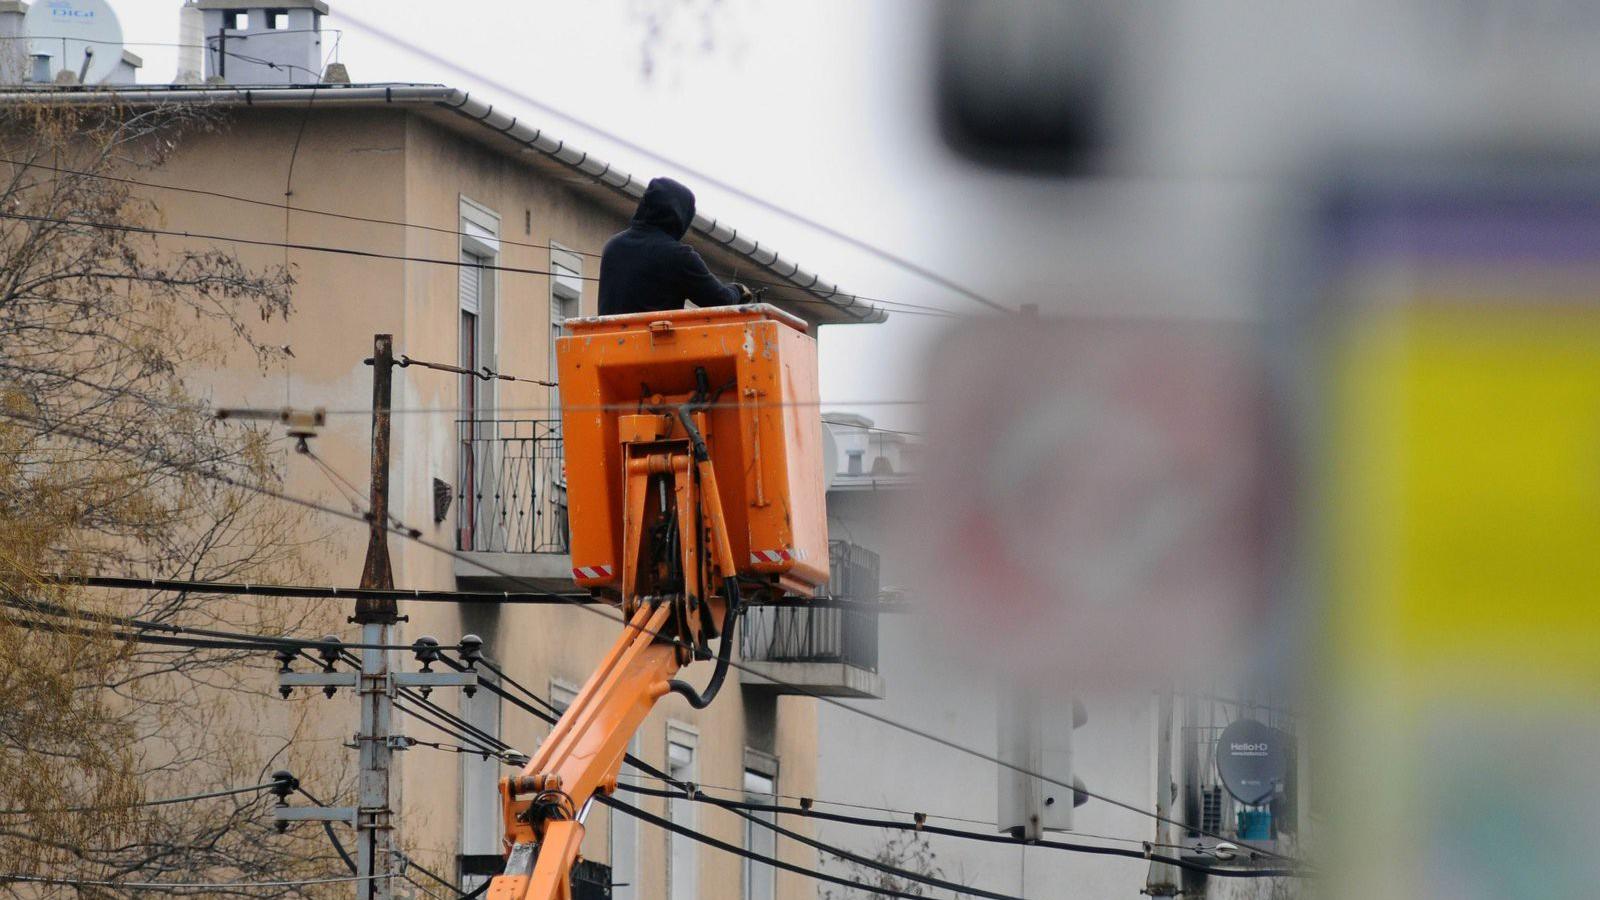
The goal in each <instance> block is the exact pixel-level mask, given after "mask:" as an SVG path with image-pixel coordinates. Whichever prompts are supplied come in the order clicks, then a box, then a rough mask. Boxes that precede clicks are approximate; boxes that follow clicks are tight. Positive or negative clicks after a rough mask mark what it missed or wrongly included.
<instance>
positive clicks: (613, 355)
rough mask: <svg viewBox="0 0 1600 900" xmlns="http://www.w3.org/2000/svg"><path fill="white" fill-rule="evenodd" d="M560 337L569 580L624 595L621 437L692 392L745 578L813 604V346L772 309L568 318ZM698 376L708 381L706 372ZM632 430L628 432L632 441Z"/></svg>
mask: <svg viewBox="0 0 1600 900" xmlns="http://www.w3.org/2000/svg"><path fill="white" fill-rule="evenodd" d="M566 329H567V331H568V335H567V336H565V337H562V338H561V339H559V340H558V341H557V342H556V360H557V365H558V368H559V371H560V384H561V426H562V436H563V441H564V452H565V457H566V474H567V503H568V515H569V517H570V522H571V528H572V574H573V579H574V580H575V581H576V582H577V583H578V584H579V585H580V586H582V587H585V588H590V589H600V590H604V589H612V590H616V589H619V588H620V587H621V581H620V579H621V578H622V572H623V565H624V556H623V542H624V537H623V536H624V528H623V520H624V509H623V503H624V471H623V468H624V449H623V444H624V442H625V441H636V440H644V439H647V438H648V437H649V435H640V434H636V433H632V429H634V428H636V426H635V425H634V424H633V423H635V422H636V421H637V420H639V419H640V417H639V416H638V415H636V414H639V413H647V412H655V413H662V415H659V416H654V417H651V418H652V419H654V420H658V421H663V422H668V425H669V427H675V426H671V424H670V423H671V420H670V417H669V416H668V415H666V413H668V412H670V411H673V410H676V409H678V408H680V407H682V406H683V405H684V404H686V403H688V402H690V399H691V398H693V397H697V398H698V400H699V407H698V409H699V412H698V413H697V415H698V416H700V417H701V418H700V419H699V420H700V421H703V422H704V423H705V425H704V429H703V430H704V441H705V444H706V449H707V450H708V451H709V454H710V459H711V463H712V467H713V468H714V470H715V473H716V481H717V484H718V486H719V490H720V493H721V507H722V510H723V516H724V519H725V521H726V527H727V532H728V539H729V542H730V543H731V545H732V551H733V558H734V561H735V565H736V567H737V569H738V574H739V576H740V577H741V578H745V579H752V580H756V581H760V582H764V583H766V584H768V585H770V586H771V589H772V590H773V591H775V592H779V593H786V594H791V595H799V596H812V595H814V594H816V593H817V592H818V591H819V590H821V589H822V588H823V587H825V586H826V585H827V582H828V527H827V510H826V507H825V505H824V487H823V472H822V417H821V414H820V411H819V407H818V394H817V343H816V340H815V339H813V338H812V337H811V336H810V335H809V334H807V333H806V329H805V323H804V322H803V321H801V320H800V319H798V318H796V317H794V316H791V315H789V314H788V313H785V312H783V311H781V310H779V309H776V308H774V307H772V306H767V305H765V304H757V305H747V306H724V307H712V308H708V309H693V310H675V311H672V312H657V313H634V314H629V315H622V316H595V317H588V318H581V319H568V320H567V321H566ZM701 373H703V375H702V374H701ZM625 431H626V432H627V433H625Z"/></svg>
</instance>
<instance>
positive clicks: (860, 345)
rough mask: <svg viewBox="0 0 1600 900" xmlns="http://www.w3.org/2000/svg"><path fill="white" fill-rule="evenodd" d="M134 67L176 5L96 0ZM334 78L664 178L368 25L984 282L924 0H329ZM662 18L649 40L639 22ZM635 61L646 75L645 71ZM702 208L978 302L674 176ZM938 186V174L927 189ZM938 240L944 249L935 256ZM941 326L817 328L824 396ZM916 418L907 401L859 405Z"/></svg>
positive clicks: (907, 297) (897, 386) (872, 389)
mask: <svg viewBox="0 0 1600 900" xmlns="http://www.w3.org/2000/svg"><path fill="white" fill-rule="evenodd" d="M111 2H112V5H113V7H114V8H115V9H116V11H117V14H118V16H119V18H120V19H121V21H122V26H123V32H124V34H125V36H126V38H127V41H128V43H129V45H130V48H131V49H133V50H134V51H135V52H137V53H139V54H140V55H141V56H143V57H144V59H145V67H144V69H143V71H142V73H141V75H140V79H141V80H142V81H145V82H164V81H168V80H170V79H171V78H172V75H173V72H174V71H175V69H176V52H177V51H176V50H175V49H174V48H171V47H159V46H152V45H151V44H152V43H163V42H173V41H176V40H177V30H178V9H179V7H180V5H181V4H180V2H179V0H111ZM330 6H331V9H332V12H331V15H330V16H329V17H328V19H327V20H326V24H327V27H328V29H329V30H330V31H332V30H335V29H337V30H338V33H337V34H332V33H330V34H328V35H327V38H326V40H325V47H327V48H328V49H329V50H330V52H331V50H332V48H333V47H334V44H335V40H337V43H338V57H339V59H340V60H341V61H343V62H344V63H345V65H346V66H348V67H349V70H350V76H351V79H352V80H354V81H357V82H366V81H415V82H442V83H446V84H450V85H452V86H455V87H460V88H463V89H466V90H470V91H474V92H481V93H483V94H484V95H485V96H486V97H487V98H488V99H490V100H491V102H495V103H496V104H497V105H498V104H500V103H502V102H503V103H505V104H506V106H507V108H508V109H510V110H511V111H513V112H514V113H515V114H516V115H518V116H519V117H520V118H522V119H524V120H525V121H530V122H536V123H539V124H540V125H541V127H543V126H544V123H545V122H549V123H550V125H549V127H550V130H551V132H552V133H554V134H557V135H560V136H561V137H562V138H564V139H568V140H570V141H571V142H572V143H573V144H574V145H576V146H579V147H582V148H583V149H585V150H587V151H589V152H592V153H594V154H596V155H598V156H600V157H601V158H603V159H606V160H607V161H608V162H612V163H614V164H616V165H618V166H620V167H622V168H625V169H626V170H627V171H630V172H632V173H633V174H634V175H637V176H639V177H643V178H648V177H650V176H652V175H657V174H673V175H677V174H679V173H678V172H676V171H672V170H671V169H670V167H667V166H664V165H662V164H660V163H658V162H654V161H651V160H647V159H642V158H639V157H638V156H637V155H635V154H632V153H630V152H628V151H627V150H626V149H625V148H621V147H618V146H615V145H613V144H612V143H611V142H609V141H607V140H605V139H604V138H602V137H600V136H599V135H597V134H594V133H593V132H589V131H586V130H585V129H583V128H581V127H578V126H575V125H572V124H570V123H566V122H561V121H559V120H551V118H550V117H549V116H548V115H542V114H540V113H539V112H538V111H536V110H532V109H528V108H527V106H526V104H525V103H519V102H518V101H517V100H515V99H512V98H507V97H503V96H501V95H499V94H498V92H496V91H494V90H492V89H488V88H486V87H485V86H484V85H483V84H481V83H475V82H473V81H472V80H471V79H468V78H465V77H463V76H462V75H461V74H459V73H454V72H449V71H444V70H441V69H440V68H439V67H438V66H437V65H434V64H431V63H429V62H428V61H427V60H425V59H421V58H419V57H418V56H417V55H416V54H414V53H412V52H410V51H408V50H405V49H403V48H398V47H395V46H393V45H391V44H389V43H387V42H385V41H384V40H382V39H380V38H378V37H376V36H374V35H373V34H371V33H370V32H367V31H364V30H362V29H361V28H360V27H358V26H356V25H355V24H353V23H352V22H350V21H348V20H344V19H341V17H340V13H341V12H342V11H344V12H348V13H349V14H350V15H351V16H354V17H357V18H361V19H363V20H368V21H371V22H374V23H381V25H382V27H385V28H387V29H389V30H390V31H392V32H393V33H395V34H397V35H398V36H400V37H403V38H405V39H406V40H409V41H412V42H414V43H417V44H419V45H421V46H424V47H426V48H427V49H428V50H430V51H432V52H433V53H436V54H439V55H440V56H443V57H445V58H447V59H449V60H452V61H456V62H457V63H458V64H460V65H463V66H465V67H467V68H469V69H470V70H473V71H477V72H481V73H482V74H483V76H484V77H486V78H488V79H492V80H495V81H499V82H502V83H505V84H507V85H512V86H515V87H517V88H518V89H519V90H521V91H523V92H526V93H527V94H529V95H531V96H533V97H536V98H537V99H539V100H540V101H543V102H545V103H548V104H550V105H552V106H554V107H557V108H559V109H562V110H565V111H567V112H570V113H572V114H573V115H574V116H576V117H577V118H579V119H582V120H585V121H587V122H590V123H592V124H594V125H596V126H598V127H599V128H601V129H604V130H608V131H612V132H615V133H617V134H620V135H622V136H624V137H626V138H628V139H630V140H633V141H637V142H639V143H641V144H645V145H647V146H650V147H652V148H654V149H656V150H658V151H659V152H660V153H661V154H662V155H664V156H666V157H668V158H670V159H673V160H676V161H681V162H682V163H683V164H685V165H687V166H689V167H692V168H695V169H700V170H703V171H709V172H714V173H716V174H717V175H718V176H720V177H721V178H723V179H724V180H726V181H728V182H731V183H733V184H735V185H739V186H740V187H743V188H745V189H746V190H748V191H750V192H752V193H754V194H757V195H759V196H761V197H763V198H765V199H767V200H770V201H772V202H775V203H778V204H781V205H783V206H785V207H788V208H791V209H793V210H795V211H796V212H799V213H801V214H803V215H805V216H807V217H809V218H812V219H816V220H819V221H821V222H824V223H826V224H828V225H831V226H834V227H837V228H839V229H841V230H843V231H846V232H848V233H850V234H853V235H856V236H859V237H861V238H863V239H866V240H869V241H871V242H873V243H875V244H878V245H880V246H882V247H885V248H887V249H889V250H891V251H893V252H895V253H897V254H900V255H902V256H905V257H908V258H911V259H914V260H917V261H918V262H921V263H923V264H925V265H927V266H929V267H931V268H933V269H935V270H938V271H940V272H942V273H946V274H948V275H950V276H952V277H955V278H957V279H960V280H963V281H966V282H968V283H970V284H972V285H973V286H974V287H977V288H978V289H980V290H984V291H988V290H991V289H993V288H996V287H997V285H996V284H995V283H994V280H993V279H992V278H989V277H986V270H988V269H990V268H991V265H988V264H985V263H984V261H983V259H982V258H981V254H973V253H964V252H962V251H961V249H960V248H961V247H962V246H963V245H964V244H965V243H966V242H965V241H964V240H963V239H962V238H961V237H960V236H959V235H957V234H952V232H959V231H961V230H962V229H960V227H959V226H958V221H959V219H958V215H959V207H960V206H961V205H962V203H963V201H962V200H961V199H960V198H961V197H962V196H963V195H964V194H965V195H966V196H967V201H966V202H967V203H968V204H970V198H971V196H972V195H974V194H975V193H981V192H982V191H983V190H985V185H984V181H985V179H984V178H983V177H982V176H980V175H977V174H975V173H971V172H968V171H965V167H964V166H962V165H961V164H960V163H958V162H957V161H955V160H953V159H951V158H950V157H949V156H948V154H946V153H945V151H944V150H943V148H942V146H941V145H940V144H939V143H938V141H937V140H936V139H935V138H934V137H933V134H932V131H931V125H930V120H929V117H928V115H927V112H926V110H927V102H928V92H927V88H926V85H927V82H928V75H927V67H926V62H925V58H924V57H925V49H924V42H925V38H924V31H923V28H924V24H923V23H924V21H925V16H926V10H927V7H928V5H927V4H925V3H922V2H915V0H914V2H901V3H887V2H885V3H871V4H862V3H856V2H851V0H826V2H815V3H784V2H776V0H748V2H727V0H724V2H707V0H633V2H606V3H571V2H522V0H515V2H514V0H481V2H443V0H438V2H432V3H426V2H416V0H331V2H330ZM652 20H654V21H655V22H657V23H658V27H659V31H658V32H657V34H656V36H655V37H654V38H653V39H651V38H649V37H648V35H649V33H650V30H651V22H652ZM647 67H648V69H649V71H648V72H647V71H646V69H647ZM685 180H686V181H688V182H689V183H690V185H691V186H692V187H694V188H695V189H696V191H697V193H698V194H699V197H700V208H701V209H702V210H703V211H705V212H706V213H708V214H710V215H712V216H715V217H717V218H723V219H726V220H728V221H731V222H733V223H734V224H735V225H736V227H738V228H739V229H740V230H741V231H742V232H747V233H748V234H750V235H753V236H754V237H756V238H758V239H760V240H761V241H762V243H764V244H771V245H773V246H775V247H777V248H779V250H780V252H782V253H783V254H784V255H785V256H787V257H789V258H791V259H794V260H797V261H799V262H800V263H801V264H802V265H805V266H806V267H808V268H810V269H812V270H813V271H816V272H819V273H820V274H822V275H823V276H824V277H826V278H829V279H832V280H834V281H836V282H838V283H839V284H840V286H841V287H842V288H843V289H845V290H847V291H850V292H854V293H859V294H864V295H867V296H873V297H884V298H889V299H894V300H900V301H905V302H911V303H917V304H926V305H931V306H938V307H944V308H948V309H951V310H955V311H959V312H963V313H969V312H980V311H981V310H980V309H979V308H978V307H976V306H975V305H974V304H972V302H971V301H969V300H966V299H963V298H961V297H959V296H956V295H953V294H950V293H949V292H948V291H945V290H943V289H941V288H939V287H937V286H935V285H931V284H928V283H927V282H925V281H923V280H921V279H920V278H918V277H917V276H915V275H913V274H910V273H907V272H904V271H902V270H900V269H897V268H896V267H894V266H893V265H890V264H888V263H885V262H882V261H880V260H878V259H875V258H873V257H872V256H870V255H869V254H866V253H864V252H862V251H859V250H856V249H854V248H851V247H849V246H847V245H843V244H841V243H839V242H838V241H836V240H833V239H831V238H829V237H827V236H825V235H821V234H818V233H817V232H815V231H813V230H811V229H809V228H806V227H805V226H803V225H800V224H797V223H794V222H792V221H789V220H786V219H784V218H783V217H780V216H777V215H773V214H771V213H769V212H766V211H764V210H761V209H759V208H756V207H753V206H752V205H751V204H749V203H747V202H745V201H741V200H740V199H738V198H736V197H731V196H725V195H723V194H721V193H720V192H719V191H717V190H716V189H715V188H713V187H710V186H705V185H698V184H695V183H694V179H693V178H685ZM935 185H938V186H939V187H937V188H936V187H935ZM952 247H954V248H955V249H954V250H952ZM948 324H949V320H945V319H934V318H929V317H925V316H909V315H900V316H891V319H890V321H889V323H887V324H885V325H880V326H840V327H829V328H825V329H823V332H822V335H823V336H822V354H823V357H822V386H823V395H824V398H825V399H827V400H828V401H853V400H856V401H871V400H886V399H900V398H905V397H911V396H914V395H915V384H916V383H917V382H918V381H919V380H920V378H919V373H920V369H921V363H920V358H919V355H918V353H917V350H918V348H920V347H922V346H925V344H926V343H927V341H928V340H929V339H930V338H931V337H932V336H933V335H935V334H937V333H938V330H939V329H940V328H941V327H944V326H946V325H948ZM860 411H862V412H864V413H866V414H868V415H871V416H873V417H874V418H876V419H878V420H879V421H880V423H883V424H888V425H893V426H899V427H908V426H909V427H914V426H915V425H916V424H917V418H918V416H917V411H916V409H915V408H906V407H901V408H892V407H872V408H866V407H863V408H862V409H861V410H860Z"/></svg>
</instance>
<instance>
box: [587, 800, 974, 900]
mask: <svg viewBox="0 0 1600 900" xmlns="http://www.w3.org/2000/svg"><path fill="white" fill-rule="evenodd" d="M594 796H595V799H596V800H598V801H600V802H601V803H602V804H604V805H606V806H609V807H611V808H612V809H614V810H620V811H621V812H624V813H626V814H628V815H630V816H632V817H634V818H635V819H638V820H639V821H641V822H648V823H649V824H651V825H654V826H656V827H657V828H663V829H666V830H667V831H670V832H672V833H674V834H681V835H683V836H684V837H686V838H689V839H690V840H693V841H697V842H699V843H702V844H705V845H706V846H708V847H715V848H717V849H718V850H722V851H723V852H725V853H732V854H734V855H736V856H742V857H744V858H745V859H749V860H754V861H756V862H760V863H766V864H767V865H769V866H772V867H774V868H778V869H783V870H784V871H786V872H794V873H796V874H799V875H804V876H806V877H808V878H810V879H812V880H814V881H826V882H830V883H832V884H838V885H843V886H844V887H848V888H853V889H855V890H858V891H865V892H867V893H870V894H877V895H878V896H881V897H905V898H912V900H924V895H923V894H921V893H916V894H913V893H908V892H906V891H899V890H895V889H894V888H888V887H879V886H874V885H867V884H862V883H860V882H858V881H852V880H850V879H848V878H841V877H840V876H838V875H832V874H829V873H827V872H821V871H818V870H816V869H807V868H805V867H804V866H798V865H795V864H794V863H791V862H785V861H783V860H781V859H777V858H775V857H771V856H766V855H764V854H761V853H757V852H755V851H754V850H748V849H746V848H744V847H740V846H738V845H737V844H730V843H728V842H727V841H721V840H718V839H716V838H714V837H711V836H710V835H707V834H703V833H701V832H699V831H695V830H694V829H692V828H686V827H684V826H682V825H679V824H678V823H676V822H673V821H671V820H669V819H664V818H662V817H660V816H657V815H654V814H652V813H647V812H645V811H644V810H642V809H640V808H639V807H637V806H633V805H632V804H629V803H624V802H623V801H621V800H618V799H617V798H615V797H608V796H606V795H605V794H595V795H594ZM758 821H759V820H758ZM763 824H766V823H763ZM896 875H897V876H898V877H901V878H905V879H906V880H908V881H920V882H924V883H926V879H925V878H923V877H919V876H918V875H917V873H914V872H910V871H906V870H903V869H901V870H897V871H896ZM944 883H947V884H948V883H949V882H944ZM956 889H957V890H958V891H960V892H961V893H964V894H976V895H978V896H984V897H1005V896H1006V895H1004V894H991V893H988V892H984V891H976V890H974V889H972V888H968V887H963V886H959V885H957V886H956Z"/></svg>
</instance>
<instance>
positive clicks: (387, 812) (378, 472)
mask: <svg viewBox="0 0 1600 900" xmlns="http://www.w3.org/2000/svg"><path fill="white" fill-rule="evenodd" d="M368 362H369V363H371V365H372V486H371V496H370V498H369V501H368V505H369V508H370V512H369V513H368V514H367V515H368V519H369V522H368V526H369V528H370V531H369V534H368V538H367V558H366V561H365V563H363V564H362V566H361V587H364V588H380V589H384V590H389V589H392V588H393V587H394V567H393V565H392V564H391V563H390V561H389V410H390V407H391V400H392V399H393V394H394V392H393V378H394V336H393V335H389V334H378V335H374V336H373V338H372V358H371V359H370V360H368ZM398 613H399V609H398V606H397V604H396V603H395V601H394V599H393V598H387V597H386V598H381V599H378V598H368V597H362V598H360V599H359V600H357V601H356V614H355V618H354V621H355V622H356V623H357V624H359V625H360V626H361V642H362V643H363V644H368V645H371V644H380V645H388V644H393V643H395V640H394V636H395V623H396V622H398V621H399V618H400V617H399V615H398ZM359 690H360V693H361V729H360V730H359V731H358V732H357V733H356V744H357V745H358V747H359V748H360V749H359V753H360V757H361V759H360V767H361V768H360V772H361V774H360V778H359V780H358V787H357V793H356V798H357V799H356V835H357V841H358V844H359V847H360V849H359V852H358V853H357V855H356V874H357V875H359V876H361V877H363V878H364V879H366V880H364V881H359V882H357V884H358V885H360V889H359V893H358V894H357V896H358V897H364V898H366V900H390V898H391V897H392V896H393V895H394V891H393V886H392V885H391V884H390V882H391V881H392V880H393V879H392V877H390V876H392V875H393V874H394V872H395V871H396V868H395V863H396V861H397V860H396V857H395V854H394V850H395V849H396V847H395V840H394V822H393V818H394V811H393V809H392V808H391V807H390V797H389V785H390V774H391V766H392V765H393V762H394V747H393V744H392V741H391V737H392V727H391V726H392V724H393V723H392V717H393V715H394V697H393V694H392V691H393V686H392V684H391V682H390V678H389V651H388V650H384V649H380V648H377V647H372V646H366V647H363V648H362V650H361V682H360V687H359Z"/></svg>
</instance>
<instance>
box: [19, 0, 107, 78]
mask: <svg viewBox="0 0 1600 900" xmlns="http://www.w3.org/2000/svg"><path fill="white" fill-rule="evenodd" d="M22 30H23V33H24V34H26V35H27V36H28V53H29V54H31V55H33V56H47V57H49V58H50V77H51V78H54V77H55V76H56V75H57V74H59V73H60V72H62V71H69V72H71V73H72V74H73V75H75V76H77V78H78V81H79V83H81V84H99V83H100V82H102V81H105V80H106V79H107V78H109V77H110V76H111V73H112V72H114V71H116V68H117V64H118V63H120V62H121V61H122V25H121V24H120V23H119V22H117V14H116V13H114V12H112V11H111V4H109V3H107V2H106V0H40V2H37V3H35V4H34V5H33V6H31V7H29V8H28V14H27V16H26V17H25V18H23V20H22Z"/></svg>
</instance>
